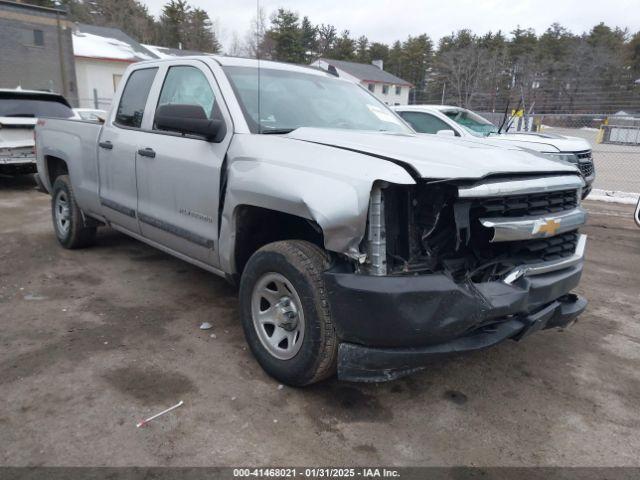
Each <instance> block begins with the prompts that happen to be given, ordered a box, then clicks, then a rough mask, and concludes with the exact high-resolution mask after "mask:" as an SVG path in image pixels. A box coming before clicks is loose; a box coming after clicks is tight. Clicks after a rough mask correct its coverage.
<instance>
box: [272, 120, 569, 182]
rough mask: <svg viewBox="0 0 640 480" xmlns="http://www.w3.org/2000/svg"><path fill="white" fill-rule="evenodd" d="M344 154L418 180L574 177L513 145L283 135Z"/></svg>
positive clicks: (315, 132)
mask: <svg viewBox="0 0 640 480" xmlns="http://www.w3.org/2000/svg"><path fill="white" fill-rule="evenodd" d="M284 138H291V139H295V140H302V141H305V142H313V143H318V144H322V145H327V146H329V147H336V148H342V149H347V150H351V151H356V152H360V153H363V154H366V155H372V156H375V157H379V158H380V157H382V158H386V159H389V160H392V161H397V162H401V163H403V164H406V165H408V166H410V167H412V169H413V170H414V171H415V172H417V173H418V175H419V176H420V177H422V178H437V179H443V178H460V179H462V178H470V179H471V178H482V177H485V176H487V175H492V174H499V173H556V172H557V173H561V172H571V173H576V172H578V170H577V169H576V168H575V167H574V166H572V165H570V164H568V163H561V162H557V161H553V160H548V159H546V158H544V157H542V156H541V155H538V154H535V153H532V152H529V151H526V150H523V149H521V148H518V147H516V146H513V147H512V146H509V145H507V144H506V142H505V146H504V147H502V146H496V145H488V144H485V143H482V142H475V141H473V140H470V141H468V140H463V139H459V138H444V137H437V136H435V135H417V134H392V133H385V132H361V131H353V130H331V129H320V128H298V129H296V130H294V131H293V132H291V133H289V134H287V135H285V136H284Z"/></svg>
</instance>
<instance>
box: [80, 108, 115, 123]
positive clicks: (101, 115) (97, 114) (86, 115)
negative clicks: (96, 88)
mask: <svg viewBox="0 0 640 480" xmlns="http://www.w3.org/2000/svg"><path fill="white" fill-rule="evenodd" d="M73 112H74V113H75V114H76V115H77V116H78V117H79V118H81V119H82V120H88V121H91V122H104V121H105V119H106V118H107V111H106V110H99V109H96V108H74V109H73Z"/></svg>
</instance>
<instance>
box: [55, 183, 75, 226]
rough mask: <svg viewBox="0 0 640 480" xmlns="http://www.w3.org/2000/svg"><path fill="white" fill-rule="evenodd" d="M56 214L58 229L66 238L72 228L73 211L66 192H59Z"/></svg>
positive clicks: (56, 200)
mask: <svg viewBox="0 0 640 480" xmlns="http://www.w3.org/2000/svg"><path fill="white" fill-rule="evenodd" d="M54 212H55V217H56V227H57V228H58V231H59V232H60V233H62V234H63V235H65V236H66V235H67V234H68V233H69V229H70V228H71V210H70V209H69V198H68V197H67V193H66V192H65V191H64V190H60V191H58V194H57V195H56V199H55V204H54Z"/></svg>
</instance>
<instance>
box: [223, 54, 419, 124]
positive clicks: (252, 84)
mask: <svg viewBox="0 0 640 480" xmlns="http://www.w3.org/2000/svg"><path fill="white" fill-rule="evenodd" d="M224 71H225V72H226V74H227V76H228V77H229V80H230V81H231V85H232V86H233V89H234V91H235V93H236V96H237V97H238V99H239V102H240V106H241V108H242V110H243V113H244V116H245V118H246V119H247V123H248V124H249V128H250V129H251V131H252V132H253V133H287V132H289V131H291V130H295V129H296V128H299V127H316V128H340V129H348V130H374V131H383V132H401V133H413V132H412V131H411V130H410V129H409V128H408V127H407V126H406V125H405V124H404V123H403V122H402V121H401V120H400V119H399V118H398V117H397V116H396V115H395V114H394V113H393V112H392V111H391V110H389V109H388V108H387V106H386V105H384V104H383V103H381V102H380V101H378V100H377V99H376V98H375V97H373V96H372V95H371V94H369V93H368V92H367V91H365V90H364V89H363V88H360V87H359V86H357V85H355V84H353V83H350V82H347V81H341V80H337V79H333V78H328V77H324V76H320V75H315V74H311V73H302V72H292V71H286V70H275V69H268V68H261V69H260V105H259V107H260V108H258V69H257V68H255V67H224ZM258 112H260V118H259V119H258Z"/></svg>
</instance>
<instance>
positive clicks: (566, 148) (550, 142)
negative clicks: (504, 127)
mask: <svg viewBox="0 0 640 480" xmlns="http://www.w3.org/2000/svg"><path fill="white" fill-rule="evenodd" d="M487 139H488V140H491V141H494V142H496V143H498V142H504V143H508V144H512V145H514V146H518V147H524V148H530V149H532V150H536V151H538V152H580V151H584V150H591V145H590V144H589V142H588V141H587V140H585V139H584V138H580V137H569V136H565V135H556V134H553V133H503V134H501V135H490V136H489V137H487Z"/></svg>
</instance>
